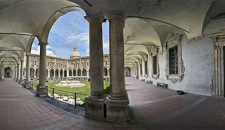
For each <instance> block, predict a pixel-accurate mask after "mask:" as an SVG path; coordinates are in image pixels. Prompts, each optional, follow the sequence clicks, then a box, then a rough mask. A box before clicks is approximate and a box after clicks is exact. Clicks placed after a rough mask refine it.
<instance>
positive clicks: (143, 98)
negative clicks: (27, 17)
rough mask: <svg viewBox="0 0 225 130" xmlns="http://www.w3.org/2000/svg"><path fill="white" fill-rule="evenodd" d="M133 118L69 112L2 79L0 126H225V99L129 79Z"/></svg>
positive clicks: (86, 128) (85, 129)
mask: <svg viewBox="0 0 225 130" xmlns="http://www.w3.org/2000/svg"><path fill="white" fill-rule="evenodd" d="M126 87H127V90H128V95H129V99H130V108H131V111H132V112H133V116H134V117H135V119H133V120H132V121H131V122H129V123H124V124H112V123H107V122H97V121H93V120H88V119H85V118H83V117H81V116H77V115H74V114H71V113H68V112H65V111H63V110H61V109H59V108H56V107H55V106H52V105H51V104H49V103H47V102H45V101H44V100H42V99H40V98H37V97H35V96H34V95H33V94H32V93H30V92H29V91H28V90H26V89H24V88H22V87H21V86H20V85H18V83H16V82H14V81H12V80H7V79H6V80H5V81H0V129H1V130H8V129H10V130H12V129H21V130H24V129H54V130H55V129H65V130H67V129H71V130H79V129H83V130H89V129H96V130H100V129H101V130H104V129H107V130H110V129H111V130H114V129H225V99H223V98H212V97H205V96H198V95H192V94H185V95H182V96H179V95H176V93H175V91H173V90H169V89H160V88H157V87H154V86H152V85H150V84H147V83H144V82H141V81H138V80H135V79H132V78H127V79H126Z"/></svg>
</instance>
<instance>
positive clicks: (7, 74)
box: [4, 67, 12, 78]
mask: <svg viewBox="0 0 225 130" xmlns="http://www.w3.org/2000/svg"><path fill="white" fill-rule="evenodd" d="M4 77H5V78H12V70H11V68H9V67H7V68H5V72H4Z"/></svg>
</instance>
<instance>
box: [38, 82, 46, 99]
mask: <svg viewBox="0 0 225 130" xmlns="http://www.w3.org/2000/svg"><path fill="white" fill-rule="evenodd" d="M36 96H37V97H44V96H48V86H46V85H44V84H38V85H37V91H36Z"/></svg>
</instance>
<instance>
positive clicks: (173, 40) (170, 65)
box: [165, 33, 185, 83]
mask: <svg viewBox="0 0 225 130" xmlns="http://www.w3.org/2000/svg"><path fill="white" fill-rule="evenodd" d="M181 38H182V35H181V34H175V33H172V34H170V36H169V37H168V38H167V40H166V41H169V42H166V44H165V49H166V50H165V51H166V77H167V79H168V80H170V81H172V82H173V83H175V82H178V81H182V80H183V78H184V71H185V69H184V63H183V59H182V43H181Z"/></svg>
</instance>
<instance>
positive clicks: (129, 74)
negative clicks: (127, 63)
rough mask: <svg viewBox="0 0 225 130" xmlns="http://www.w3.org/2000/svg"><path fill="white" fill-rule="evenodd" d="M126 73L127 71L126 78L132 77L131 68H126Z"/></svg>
mask: <svg viewBox="0 0 225 130" xmlns="http://www.w3.org/2000/svg"><path fill="white" fill-rule="evenodd" d="M124 71H125V77H131V69H130V67H126V68H125V70H124Z"/></svg>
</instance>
